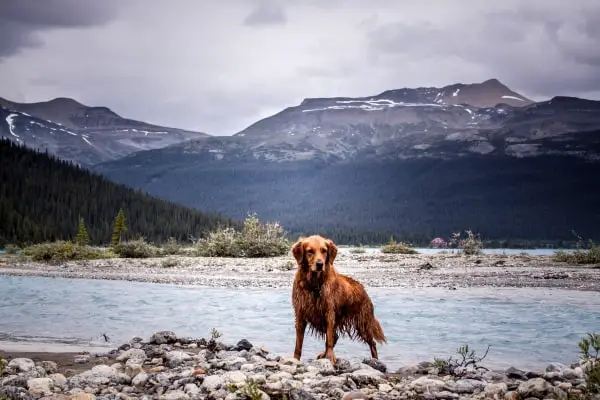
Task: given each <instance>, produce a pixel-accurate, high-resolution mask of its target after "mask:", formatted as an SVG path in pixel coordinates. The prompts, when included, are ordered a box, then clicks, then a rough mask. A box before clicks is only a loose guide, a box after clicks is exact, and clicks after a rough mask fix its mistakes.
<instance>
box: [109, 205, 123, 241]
mask: <svg viewBox="0 0 600 400" xmlns="http://www.w3.org/2000/svg"><path fill="white" fill-rule="evenodd" d="M126 231H127V226H126V225H125V211H123V208H122V207H121V208H120V209H119V212H118V213H117V216H116V217H115V222H114V228H113V234H112V238H111V241H110V244H111V245H112V246H116V245H118V244H119V243H121V240H122V238H123V232H126Z"/></svg>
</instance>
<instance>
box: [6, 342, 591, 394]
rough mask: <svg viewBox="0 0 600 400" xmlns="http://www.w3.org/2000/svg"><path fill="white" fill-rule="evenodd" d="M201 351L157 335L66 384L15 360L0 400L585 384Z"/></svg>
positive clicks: (552, 389)
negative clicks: (388, 370)
mask: <svg viewBox="0 0 600 400" xmlns="http://www.w3.org/2000/svg"><path fill="white" fill-rule="evenodd" d="M207 346H208V341H206V340H204V339H199V340H192V339H189V338H179V337H177V335H175V333H173V332H171V331H162V332H157V333H155V334H154V335H152V336H151V337H150V339H149V340H147V341H145V340H144V339H141V338H137V339H136V340H132V341H131V342H130V344H129V345H123V346H121V347H120V350H119V349H117V350H115V351H114V352H111V353H110V354H109V356H106V355H105V357H106V358H101V357H100V356H98V357H97V356H89V355H88V357H90V360H89V361H90V362H91V363H92V364H97V363H98V362H99V361H100V360H102V361H105V362H106V363H109V362H113V363H112V365H106V364H98V365H93V366H91V365H90V368H89V369H87V370H85V371H83V372H79V373H75V374H73V375H71V376H69V374H67V376H68V377H65V376H64V375H62V374H61V373H58V372H57V371H58V366H57V365H56V363H54V362H52V361H42V362H39V363H37V365H36V363H34V362H33V361H32V360H30V359H26V358H16V359H13V360H11V361H10V362H9V363H8V365H7V368H6V372H7V376H5V377H3V379H2V382H1V385H0V398H2V397H7V398H10V399H12V398H18V399H24V400H29V399H33V398H43V399H45V400H51V399H52V400H96V399H98V400H109V399H111V400H112V399H118V400H153V399H163V400H183V399H189V400H193V399H204V398H206V399H225V400H237V399H242V398H247V397H248V396H250V397H252V396H254V397H253V398H256V399H258V398H260V399H262V400H269V399H270V398H275V399H279V398H282V397H284V396H285V397H286V398H288V399H290V400H293V399H296V400H308V399H326V398H335V399H342V400H355V399H356V400H359V399H378V400H385V399H401V400H406V399H409V398H416V397H418V398H422V399H426V400H467V399H474V400H483V399H490V400H525V399H530V400H534V399H537V400H543V399H551V398H552V399H566V398H567V397H568V396H569V395H570V394H575V393H578V391H579V389H581V388H582V387H583V385H584V373H583V369H582V368H581V365H580V364H576V365H572V366H566V365H563V364H559V363H551V364H549V365H548V366H547V368H546V369H545V370H544V371H538V372H536V371H522V370H518V369H516V368H509V369H507V370H506V371H504V372H497V371H496V372H489V371H483V372H473V371H471V372H470V373H469V374H468V375H466V376H464V377H458V376H450V375H438V371H437V370H436V369H435V368H433V366H432V365H431V363H429V362H422V363H419V364H416V365H410V366H406V367H403V368H401V369H400V370H398V371H397V372H396V373H395V374H390V373H387V372H386V371H387V366H386V365H385V364H383V363H382V362H381V361H378V360H374V359H364V360H362V361H360V360H356V359H351V360H345V359H342V358H339V359H338V360H337V363H336V365H335V366H334V365H332V364H331V362H330V361H329V360H328V359H320V360H301V361H299V360H296V359H295V358H292V357H289V356H283V357H282V356H278V355H274V354H271V353H269V351H268V350H266V349H264V348H257V347H254V346H253V345H252V344H251V343H250V342H248V341H247V340H244V339H242V340H240V341H239V342H237V344H236V345H235V346H231V345H226V344H223V343H217V345H216V347H211V350H209V349H208V348H207ZM215 349H217V350H218V351H217V350H215ZM192 350H193V351H192ZM213 350H214V352H213ZM81 356H82V355H78V356H76V357H81ZM93 357H95V359H93V360H92V359H91V358H93ZM115 361H116V362H115Z"/></svg>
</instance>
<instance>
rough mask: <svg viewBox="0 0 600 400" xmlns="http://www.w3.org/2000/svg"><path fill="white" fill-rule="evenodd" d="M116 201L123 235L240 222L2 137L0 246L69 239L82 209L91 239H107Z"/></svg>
mask: <svg viewBox="0 0 600 400" xmlns="http://www.w3.org/2000/svg"><path fill="white" fill-rule="evenodd" d="M120 207H123V209H124V211H125V215H126V219H127V221H126V222H127V228H128V232H127V233H126V236H127V237H130V238H136V237H137V236H138V235H143V236H144V237H146V239H148V240H150V241H155V242H162V241H165V240H167V239H168V238H169V237H171V236H173V237H176V238H177V239H179V240H187V239H189V237H190V236H196V237H198V236H200V234H202V233H204V232H205V231H206V230H213V229H214V228H216V227H217V225H218V224H221V225H234V226H239V224H238V223H237V222H235V221H231V220H229V219H226V218H222V217H221V216H219V215H217V214H214V213H203V212H200V211H197V210H194V209H190V208H187V207H183V206H181V205H177V204H173V203H170V202H166V201H164V200H160V199H157V198H154V197H151V196H148V195H147V194H144V193H141V192H139V191H136V190H133V189H131V188H127V187H125V186H122V185H118V184H115V183H113V182H110V181H108V180H107V179H106V178H104V177H102V176H99V175H96V174H92V173H90V172H89V171H87V170H85V169H82V168H78V167H76V166H74V165H73V164H71V163H70V162H66V161H61V160H58V159H57V158H55V157H54V156H50V155H47V154H42V153H39V152H37V151H34V150H31V149H28V148H26V147H25V146H23V145H19V144H15V143H14V142H11V141H8V140H6V139H0V248H2V247H3V246H4V245H5V244H6V243H13V244H23V243H27V242H43V241H48V240H57V239H63V240H69V239H72V238H74V236H75V233H76V231H77V223H78V218H79V216H80V215H81V216H82V217H83V218H84V220H85V223H86V226H87V230H88V233H89V236H90V241H91V242H93V243H95V244H102V243H104V244H105V243H108V242H109V241H110V237H111V233H112V224H113V221H114V218H115V216H116V215H117V212H118V210H119V208H120Z"/></svg>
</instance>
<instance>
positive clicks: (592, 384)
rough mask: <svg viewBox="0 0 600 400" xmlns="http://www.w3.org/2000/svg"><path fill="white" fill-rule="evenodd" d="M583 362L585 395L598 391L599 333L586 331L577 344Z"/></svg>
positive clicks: (599, 381)
mask: <svg viewBox="0 0 600 400" xmlns="http://www.w3.org/2000/svg"><path fill="white" fill-rule="evenodd" d="M577 345H578V347H579V351H580V353H581V360H582V361H583V362H584V367H583V372H584V373H585V377H586V388H585V394H586V395H595V394H599V393H600V333H588V334H587V337H584V338H581V340H580V341H579V343H578V344H577Z"/></svg>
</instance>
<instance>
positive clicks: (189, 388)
mask: <svg viewBox="0 0 600 400" xmlns="http://www.w3.org/2000/svg"><path fill="white" fill-rule="evenodd" d="M183 390H184V391H185V392H186V393H187V394H188V395H190V396H195V395H197V394H198V393H200V388H198V385H196V384H195V383H188V384H187V385H185V387H184V388H183Z"/></svg>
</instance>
